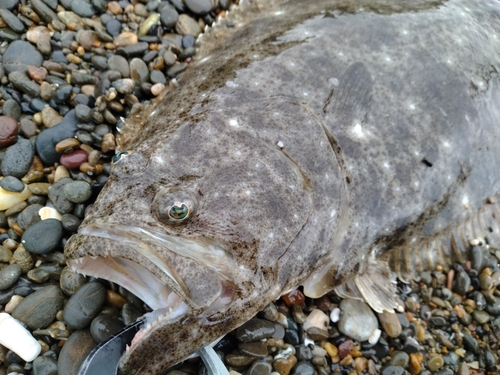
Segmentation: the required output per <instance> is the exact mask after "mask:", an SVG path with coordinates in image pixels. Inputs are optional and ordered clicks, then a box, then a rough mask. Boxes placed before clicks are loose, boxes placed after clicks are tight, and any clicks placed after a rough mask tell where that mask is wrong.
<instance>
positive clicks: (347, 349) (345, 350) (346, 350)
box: [339, 340, 354, 358]
mask: <svg viewBox="0 0 500 375" xmlns="http://www.w3.org/2000/svg"><path fill="white" fill-rule="evenodd" d="M353 348H354V343H353V342H352V340H345V341H344V342H343V343H342V344H340V345H339V356H340V358H344V357H346V356H348V355H349V354H350V353H351V350H352V349H353Z"/></svg>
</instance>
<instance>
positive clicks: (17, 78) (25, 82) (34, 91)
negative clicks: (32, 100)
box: [9, 71, 40, 97]
mask: <svg viewBox="0 0 500 375" xmlns="http://www.w3.org/2000/svg"><path fill="white" fill-rule="evenodd" d="M9 81H10V82H11V83H12V85H13V86H14V87H15V88H16V89H18V90H20V91H22V92H24V93H25V94H28V95H29V96H31V97H34V96H38V95H39V94H40V85H39V84H37V83H35V82H34V81H32V80H31V79H30V78H29V77H28V76H27V75H26V74H25V73H23V72H19V71H15V72H12V73H9Z"/></svg>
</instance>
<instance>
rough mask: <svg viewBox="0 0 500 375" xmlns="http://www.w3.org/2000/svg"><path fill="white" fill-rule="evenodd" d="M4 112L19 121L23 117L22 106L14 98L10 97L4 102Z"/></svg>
mask: <svg viewBox="0 0 500 375" xmlns="http://www.w3.org/2000/svg"><path fill="white" fill-rule="evenodd" d="M2 110H3V114H4V115H5V116H10V117H13V118H15V119H16V120H17V121H19V120H20V119H21V107H20V106H19V104H17V102H16V101H15V100H14V99H8V100H6V101H5V103H3V107H2Z"/></svg>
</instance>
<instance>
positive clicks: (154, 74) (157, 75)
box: [149, 69, 167, 85]
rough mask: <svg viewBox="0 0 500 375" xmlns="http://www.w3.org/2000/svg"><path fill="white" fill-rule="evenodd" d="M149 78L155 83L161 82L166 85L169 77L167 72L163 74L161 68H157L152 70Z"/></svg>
mask: <svg viewBox="0 0 500 375" xmlns="http://www.w3.org/2000/svg"><path fill="white" fill-rule="evenodd" d="M149 80H150V81H151V83H153V84H155V83H161V84H163V85H165V84H166V83H167V78H166V77H165V74H163V73H162V72H160V71H159V70H156V69H154V70H152V71H151V74H150V76H149Z"/></svg>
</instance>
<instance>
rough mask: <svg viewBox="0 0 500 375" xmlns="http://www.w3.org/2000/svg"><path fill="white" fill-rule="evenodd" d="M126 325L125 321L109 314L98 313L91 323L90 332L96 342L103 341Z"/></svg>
mask: <svg viewBox="0 0 500 375" xmlns="http://www.w3.org/2000/svg"><path fill="white" fill-rule="evenodd" d="M123 327H124V325H123V323H122V322H120V321H119V320H117V319H116V318H114V317H111V316H108V315H104V314H101V315H98V316H96V317H95V318H94V319H93V320H92V323H90V334H91V335H92V337H93V338H94V341H95V342H96V343H98V344H99V343H101V342H103V341H105V340H107V339H108V338H110V337H111V336H112V335H114V334H115V333H116V332H118V331H119V330H121V329H122V328H123Z"/></svg>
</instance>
